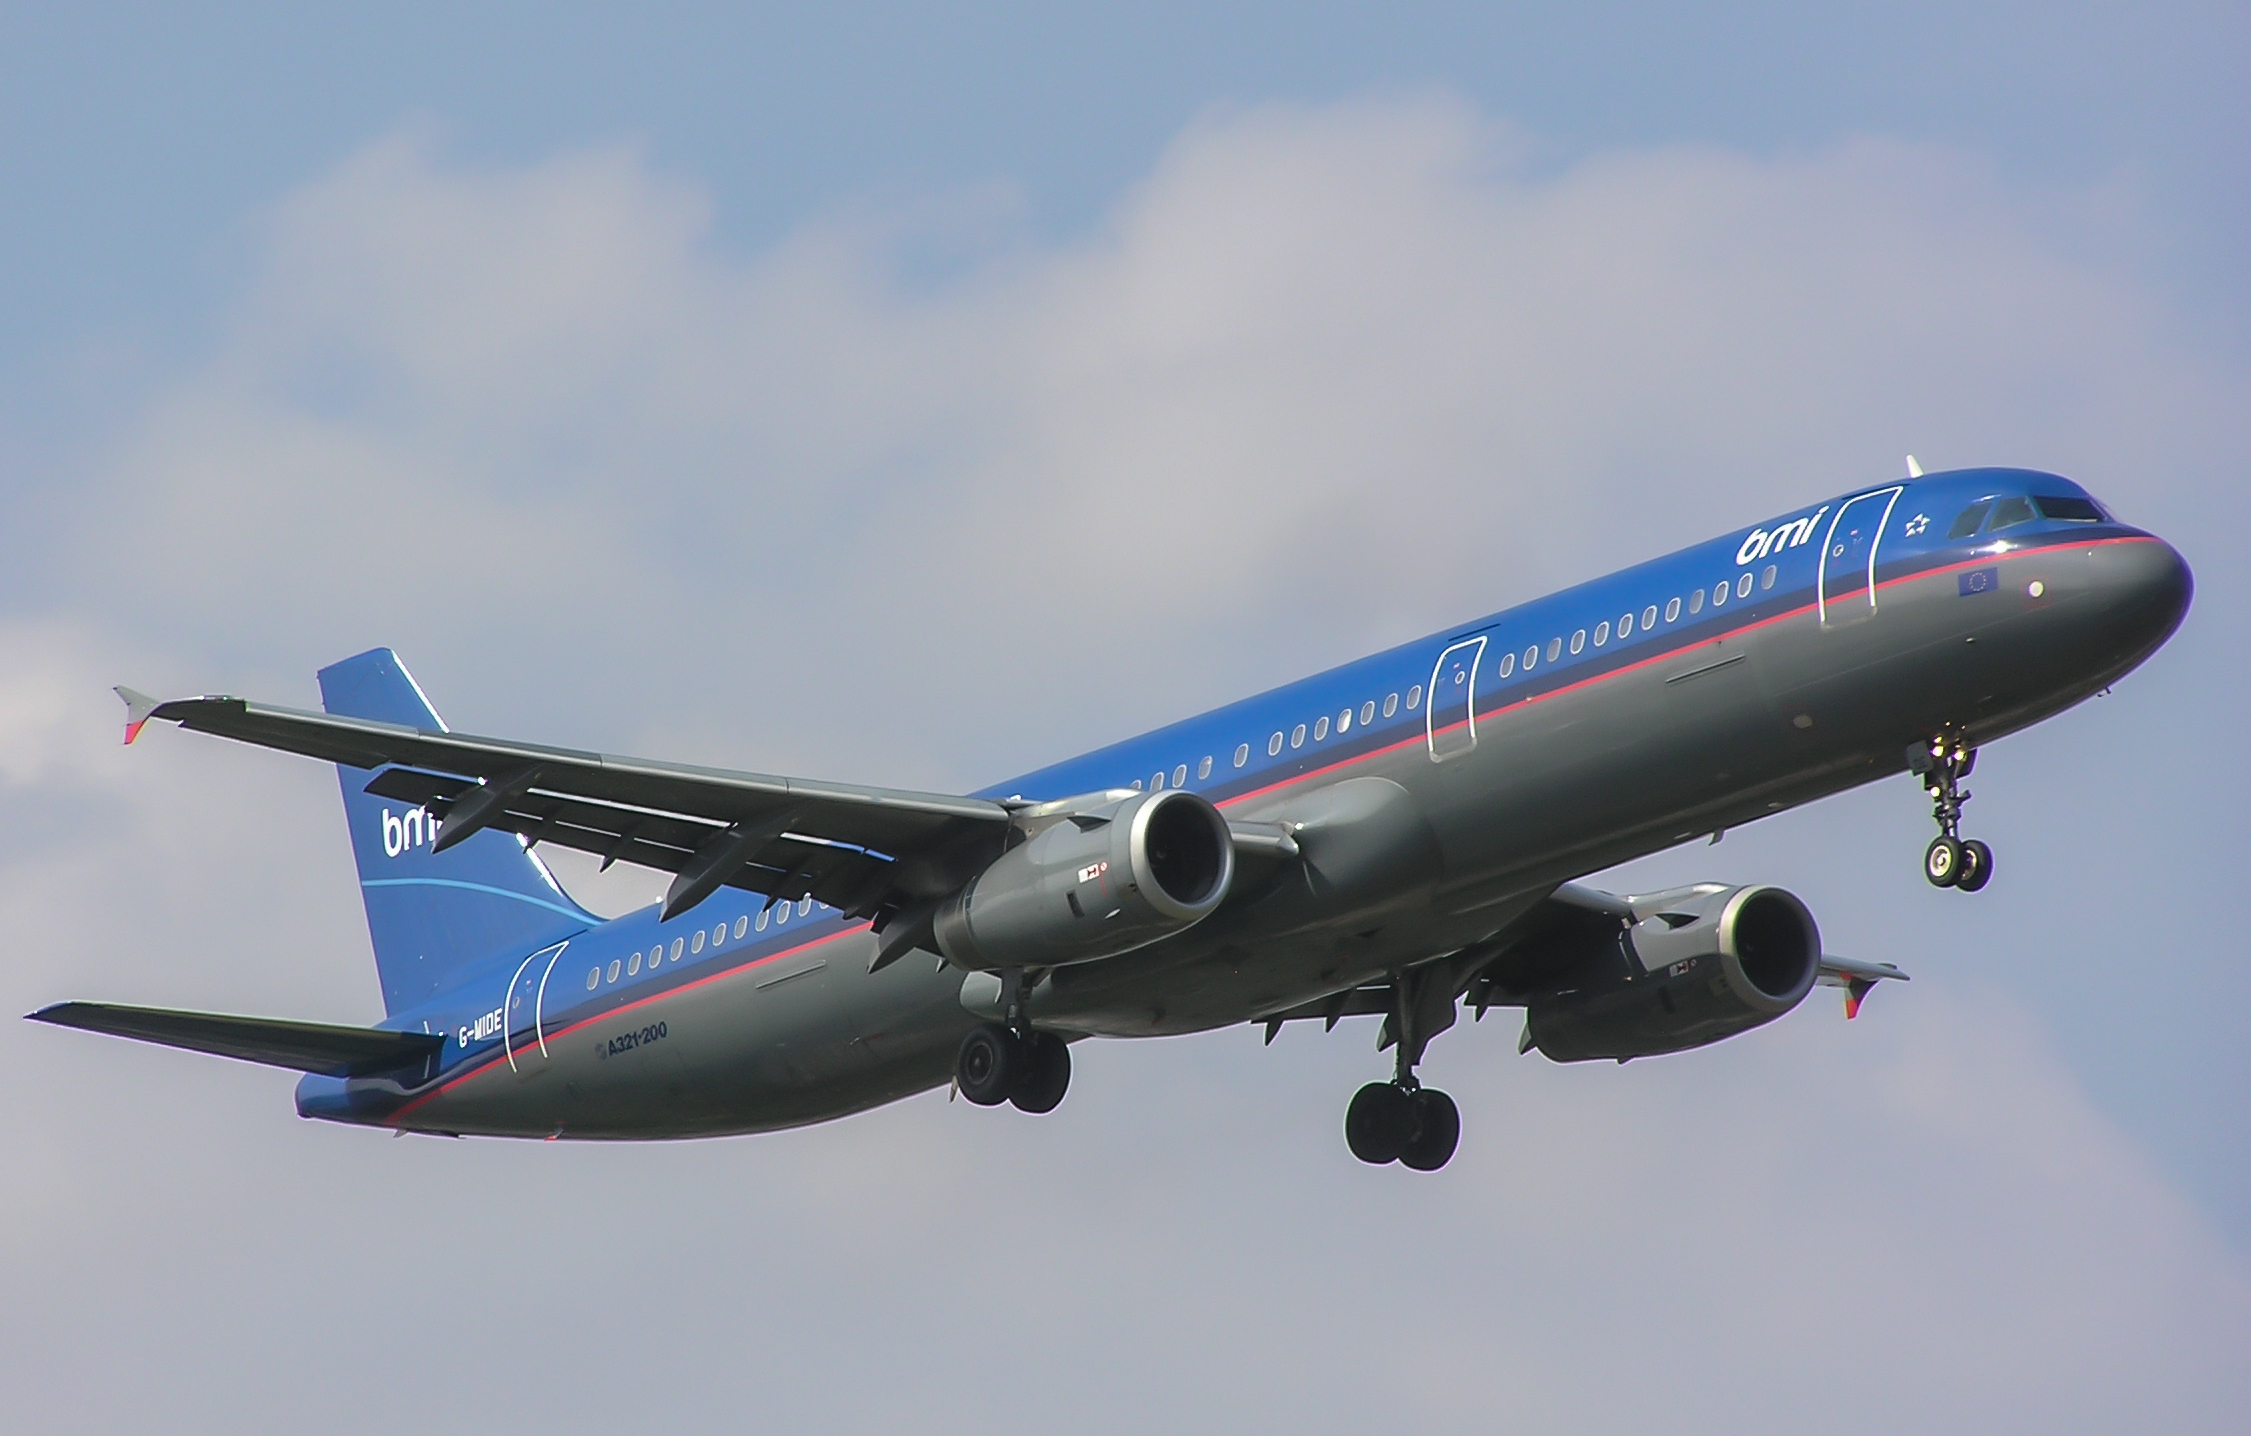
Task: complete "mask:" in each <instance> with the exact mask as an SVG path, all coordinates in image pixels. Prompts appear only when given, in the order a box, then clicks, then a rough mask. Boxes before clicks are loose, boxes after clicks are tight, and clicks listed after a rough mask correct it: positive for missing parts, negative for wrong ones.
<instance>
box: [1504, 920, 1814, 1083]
mask: <svg viewBox="0 0 2251 1436" xmlns="http://www.w3.org/2000/svg"><path fill="white" fill-rule="evenodd" d="M1636 907H1637V910H1638V909H1640V908H1643V907H1654V908H1655V911H1653V912H1652V914H1651V915H1650V916H1649V917H1647V918H1644V919H1642V920H1641V921H1639V922H1637V923H1635V924H1633V925H1632V926H1631V927H1629V928H1626V929H1624V930H1623V931H1622V932H1621V933H1620V934H1619V935H1618V937H1617V938H1616V940H1615V941H1612V942H1605V943H1603V944H1601V945H1600V946H1599V947H1597V948H1596V949H1594V950H1591V951H1589V952H1587V953H1586V954H1585V955H1584V957H1582V958H1581V959H1580V960H1579V961H1578V962H1577V963H1575V964H1574V965H1573V966H1572V967H1571V968H1570V970H1569V971H1568V972H1567V973H1566V975H1565V977H1564V984H1565V985H1559V986H1557V987H1554V988H1551V989H1549V990H1547V991H1544V992H1540V993H1537V994H1535V995H1533V997H1532V998H1531V999H1530V1001H1528V1002H1527V1003H1526V1004H1525V1011H1524V1018H1525V1038H1526V1041H1527V1043H1528V1044H1529V1045H1530V1046H1534V1047H1537V1048H1539V1049H1540V1051H1541V1052H1542V1053H1543V1054H1544V1055H1546V1056H1548V1057H1550V1058H1552V1059H1554V1060H1555V1061H1557V1062H1584V1061H1587V1060H1589V1059H1591V1058H1597V1057H1610V1058H1616V1059H1617V1060H1619V1061H1621V1062H1622V1061H1625V1060H1626V1059H1628V1058H1631V1057H1653V1056H1656V1055H1657V1054H1659V1053H1663V1052H1679V1051H1683V1050H1685V1049H1687V1048H1691V1047H1702V1046H1704V1045H1706V1044H1707V1043H1712V1042H1717V1041H1719V1040H1720V1039H1721V1038H1723V1037H1733V1036H1735V1035H1736V1034H1737V1033H1740V1032H1748V1031H1750V1030H1751V1029H1752V1028H1754V1027H1758V1026H1761V1025H1763V1024H1765V1023H1768V1022H1772V1021H1773V1020H1774V1019H1775V1018H1777V1017H1780V1016H1781V1015H1782V1014H1783V1013H1785V1012H1788V1011H1789V1010H1790V1009H1791V1008H1793V1007H1796V1006H1797V1005H1798V1004H1799V1003H1800V1002H1802V1001H1804V1000H1805V995H1806V994H1807V993H1808V992H1810V991H1812V990H1813V983H1814V979H1815V978H1817V977H1818V976H1820V973H1821V929H1820V928H1819V927H1817V926H1816V925H1815V924H1814V921H1813V914H1812V913H1811V912H1809V911H1808V910H1807V909H1806V905H1805V904H1804V903H1802V902H1800V901H1799V900H1798V899H1797V898H1796V897H1795V896H1794V895H1792V894H1790V893H1787V892H1784V891H1783V890H1782V889H1781V888H1770V887H1738V888H1727V887H1720V886H1717V885H1715V884H1705V885H1701V886H1699V887H1694V888H1685V889H1682V890H1681V891H1680V892H1678V893H1668V894H1660V895H1659V896H1658V898H1657V899H1651V900H1644V901H1641V902H1637V904H1636Z"/></svg>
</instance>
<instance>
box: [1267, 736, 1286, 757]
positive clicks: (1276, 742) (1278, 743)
mask: <svg viewBox="0 0 2251 1436" xmlns="http://www.w3.org/2000/svg"><path fill="white" fill-rule="evenodd" d="M1281 751H1282V735H1281V734H1280V733H1276V734H1275V735H1274V736H1273V737H1271V738H1269V739H1267V740H1266V756H1267V757H1269V758H1271V757H1273V756H1275V755H1276V754H1278V753H1280V752H1281Z"/></svg>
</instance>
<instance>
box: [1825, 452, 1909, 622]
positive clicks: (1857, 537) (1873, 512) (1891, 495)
mask: <svg viewBox="0 0 2251 1436" xmlns="http://www.w3.org/2000/svg"><path fill="white" fill-rule="evenodd" d="M1905 487H1906V486H1905V485H1899V486H1896V487H1893V488H1889V489H1878V490H1877V491H1876V492H1874V493H1872V494H1862V495H1861V496H1860V497H1858V498H1856V499H1853V500H1851V501H1850V502H1848V503H1847V504H1845V506H1844V507H1843V508H1841V509H1838V510H1837V516H1836V517H1835V518H1833V519H1831V520H1829V532H1828V534H1827V535H1826V536H1825V537H1824V539H1823V541H1822V546H1821V575H1820V587H1821V602H1820V611H1821V626H1822V627H1823V628H1837V627H1841V626H1842V625H1844V624H1848V623H1857V622H1859V621H1860V620H1862V619H1864V618H1868V617H1871V616H1872V615H1874V613H1875V612H1876V550H1877V548H1878V546H1879V545H1881V543H1882V542H1883V537H1884V525H1885V524H1887V523H1889V522H1890V521H1891V511H1892V505H1894V504H1896V503H1898V502H1899V496H1900V493H1901V492H1902V491H1903V490H1904V488H1905Z"/></svg>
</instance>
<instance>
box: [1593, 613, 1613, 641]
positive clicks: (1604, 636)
mask: <svg viewBox="0 0 2251 1436" xmlns="http://www.w3.org/2000/svg"><path fill="white" fill-rule="evenodd" d="M1609 641H1610V620H1609V619H1607V618H1606V619H1604V620H1602V622H1600V623H1598V624H1596V625H1595V626H1594V646H1595V647H1597V648H1600V647H1602V645H1604V644H1605V643H1608V642H1609Z"/></svg>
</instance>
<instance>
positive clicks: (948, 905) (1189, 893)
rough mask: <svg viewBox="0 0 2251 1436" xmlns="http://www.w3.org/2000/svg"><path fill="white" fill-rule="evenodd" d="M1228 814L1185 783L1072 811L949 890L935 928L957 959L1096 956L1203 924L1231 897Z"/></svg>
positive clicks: (1038, 963) (1056, 962)
mask: <svg viewBox="0 0 2251 1436" xmlns="http://www.w3.org/2000/svg"><path fill="white" fill-rule="evenodd" d="M1234 877H1235V847H1234V842H1233V839H1232V838H1231V836H1230V835H1229V833H1228V830H1227V820H1226V819H1225V818H1223V817H1221V816H1220V815H1219V810H1218V809H1217V808H1214V807H1213V806H1212V805H1211V804H1210V803H1208V802H1206V801H1205V800H1204V799H1202V798H1199V797H1197V796H1196V795H1195V794H1193V793H1189V792H1184V791H1181V790H1180V789H1177V788H1176V789H1173V790H1171V791H1168V792H1160V793H1135V794H1133V795H1131V796H1130V797H1127V798H1124V799H1121V800H1118V801H1115V802H1111V803H1106V804H1104V805H1102V806H1099V807H1096V808H1093V809H1091V810H1089V811H1086V812H1076V813H1071V814H1070V815H1068V816H1065V817H1062V818H1060V819H1058V820H1056V821H1054V822H1052V823H1050V824H1049V825H1048V826H1047V827H1045V828H1043V829H1041V830H1040V831H1039V832H1037V833H1035V834H1034V835H1033V836H1032V837H1031V838H1030V839H1029V840H1028V841H1026V842H1023V843H1021V844H1019V845H1017V846H1016V847H1013V848H1011V849H1009V850H1008V851H1007V852H1005V853H1003V854H1002V855H1001V856H1000V857H999V858H997V859H995V860H994V862H993V864H992V866H990V867H988V868H986V869H985V870H984V871H983V872H982V873H979V874H978V875H977V877H976V878H975V879H973V880H972V881H971V882H970V883H969V884H968V885H967V886H966V887H964V888H962V889H961V890H960V891H959V892H957V893H955V894H954V895H953V896H951V897H949V898H947V899H946V900H945V902H944V903H943V904H942V905H941V906H940V907H939V909H938V913H937V917H936V919H935V921H934V924H933V931H934V935H935V936H936V938H937V942H938V950H939V951H940V952H942V953H944V954H945V955H946V959H947V960H948V961H949V962H952V963H953V964H954V965H956V966H957V967H966V968H970V969H973V970H981V971H994V970H998V969H1001V968H1010V967H1059V966H1062V965H1064V964H1067V963H1074V962H1092V961H1094V960H1095V959H1097V958H1104V957H1115V956H1116V955H1117V954H1119V953H1121V952H1130V951H1132V950H1133V949H1134V948H1137V947H1143V946H1146V945H1147V944H1149V943H1152V942H1155V941H1156V940H1157V939H1159V938H1162V937H1169V936H1171V935H1172V934H1173V933H1176V932H1180V931H1182V930H1184V929H1186V928H1189V927H1192V926H1193V925H1195V924H1196V923H1197V922H1200V921H1202V920H1203V919H1204V918H1205V917H1208V916H1210V914H1211V913H1212V911H1213V910H1214V909H1216V908H1217V907H1218V906H1219V905H1220V903H1222V902H1223V901H1225V900H1226V898H1227V889H1228V885H1229V884H1230V883H1231V882H1232V881H1233V880H1234Z"/></svg>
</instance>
